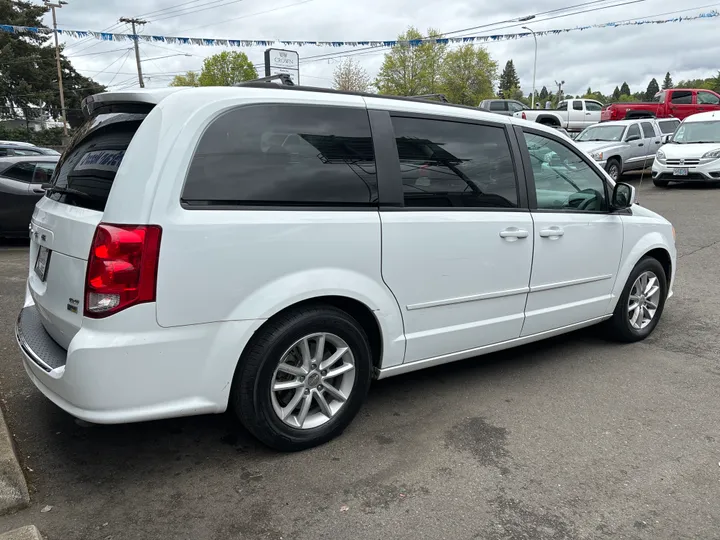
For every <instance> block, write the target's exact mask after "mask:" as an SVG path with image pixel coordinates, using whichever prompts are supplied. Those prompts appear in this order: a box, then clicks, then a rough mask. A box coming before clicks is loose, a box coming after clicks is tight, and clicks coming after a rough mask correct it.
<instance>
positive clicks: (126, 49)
mask: <svg viewBox="0 0 720 540" xmlns="http://www.w3.org/2000/svg"><path fill="white" fill-rule="evenodd" d="M130 49H132V47H127V48H125V49H111V50H109V51H101V52H94V53H86V54H73V55H72V57H73V58H80V57H81V56H97V55H98V54H110V53H114V52H120V51H129V50H130ZM67 56H70V55H67Z"/></svg>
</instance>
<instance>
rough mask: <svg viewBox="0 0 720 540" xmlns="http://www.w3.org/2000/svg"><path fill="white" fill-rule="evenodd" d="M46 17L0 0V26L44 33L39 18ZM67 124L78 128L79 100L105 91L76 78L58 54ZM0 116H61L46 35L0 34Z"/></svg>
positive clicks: (30, 8)
mask: <svg viewBox="0 0 720 540" xmlns="http://www.w3.org/2000/svg"><path fill="white" fill-rule="evenodd" d="M47 11H48V8H47V7H45V6H38V5H35V4H32V3H30V2H26V1H21V0H15V1H11V0H0V20H2V21H3V23H4V24H12V25H17V26H31V27H36V28H47V27H46V26H45V25H44V24H43V23H42V20H41V18H42V16H43V15H44V14H45V13H46V12H47ZM60 68H61V71H62V75H63V89H64V91H65V107H66V112H67V120H68V122H69V123H70V126H71V127H75V126H77V125H79V124H80V123H82V122H83V121H84V120H83V115H82V111H81V105H82V100H83V99H84V98H85V97H87V96H89V95H91V94H97V93H99V92H102V91H104V90H105V87H104V86H102V85H100V84H98V83H96V82H95V81H93V80H92V79H89V78H87V77H84V76H83V75H80V74H79V73H78V72H77V71H75V68H73V66H72V64H71V63H70V61H69V60H68V59H67V58H66V57H65V55H64V54H62V48H61V53H60ZM0 74H2V76H0V107H1V108H0V116H5V117H18V116H30V115H32V114H36V115H37V114H39V111H40V108H42V110H43V111H44V112H46V113H47V114H48V115H49V116H50V117H51V118H55V119H58V118H60V116H61V115H62V112H61V108H60V91H59V88H58V81H57V68H56V66H55V47H54V45H52V44H51V42H50V40H49V39H48V36H47V34H39V33H37V34H33V33H24V34H10V33H6V32H0Z"/></svg>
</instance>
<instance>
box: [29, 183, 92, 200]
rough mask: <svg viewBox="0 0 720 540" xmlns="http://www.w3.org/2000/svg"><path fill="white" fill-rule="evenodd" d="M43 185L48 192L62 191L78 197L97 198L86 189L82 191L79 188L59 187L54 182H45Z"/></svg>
mask: <svg viewBox="0 0 720 540" xmlns="http://www.w3.org/2000/svg"><path fill="white" fill-rule="evenodd" d="M46 186H47V187H46ZM42 187H43V189H44V190H45V192H46V193H62V194H64V195H75V196H76V197H85V198H86V199H95V198H96V197H93V196H92V195H90V194H89V193H85V192H84V191H80V190H78V189H73V188H66V187H57V186H53V185H52V184H43V186H42Z"/></svg>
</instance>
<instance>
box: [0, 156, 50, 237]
mask: <svg viewBox="0 0 720 540" xmlns="http://www.w3.org/2000/svg"><path fill="white" fill-rule="evenodd" d="M57 162H58V157H57V156H48V155H37V156H21V157H0V237H3V238H14V237H24V238H27V235H28V226H29V225H30V218H31V217H32V214H33V210H34V209H35V203H37V202H38V200H39V199H40V197H42V196H43V194H44V191H43V189H42V184H45V183H47V182H49V181H50V177H51V176H52V173H53V171H54V170H55V166H56V165H57Z"/></svg>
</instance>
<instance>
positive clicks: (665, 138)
mask: <svg viewBox="0 0 720 540" xmlns="http://www.w3.org/2000/svg"><path fill="white" fill-rule="evenodd" d="M662 142H663V144H667V143H670V142H672V133H670V134H669V135H663V138H662Z"/></svg>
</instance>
